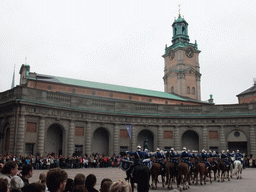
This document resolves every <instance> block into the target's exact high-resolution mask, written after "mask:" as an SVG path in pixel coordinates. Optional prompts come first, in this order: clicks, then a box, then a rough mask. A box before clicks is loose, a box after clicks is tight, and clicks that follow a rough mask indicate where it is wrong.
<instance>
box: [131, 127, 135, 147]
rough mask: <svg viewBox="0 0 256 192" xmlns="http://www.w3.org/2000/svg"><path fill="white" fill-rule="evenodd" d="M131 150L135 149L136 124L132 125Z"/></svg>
mask: <svg viewBox="0 0 256 192" xmlns="http://www.w3.org/2000/svg"><path fill="white" fill-rule="evenodd" d="M131 142H132V150H131V151H136V126H135V125H132V139H131Z"/></svg>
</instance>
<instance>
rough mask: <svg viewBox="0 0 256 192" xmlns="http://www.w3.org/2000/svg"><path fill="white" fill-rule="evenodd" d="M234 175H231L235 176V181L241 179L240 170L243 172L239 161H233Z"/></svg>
mask: <svg viewBox="0 0 256 192" xmlns="http://www.w3.org/2000/svg"><path fill="white" fill-rule="evenodd" d="M234 166H235V168H234V173H233V175H237V179H242V170H243V167H242V163H241V161H239V160H235V161H234Z"/></svg>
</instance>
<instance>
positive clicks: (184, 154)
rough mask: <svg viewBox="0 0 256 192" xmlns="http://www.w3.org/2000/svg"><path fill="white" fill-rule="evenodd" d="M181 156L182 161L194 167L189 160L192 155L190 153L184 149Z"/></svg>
mask: <svg viewBox="0 0 256 192" xmlns="http://www.w3.org/2000/svg"><path fill="white" fill-rule="evenodd" d="M180 157H181V158H182V162H185V163H187V164H188V166H189V167H190V168H191V167H192V163H191V162H190V161H189V158H190V157H191V154H190V153H187V152H185V151H183V152H182V153H181V155H180Z"/></svg>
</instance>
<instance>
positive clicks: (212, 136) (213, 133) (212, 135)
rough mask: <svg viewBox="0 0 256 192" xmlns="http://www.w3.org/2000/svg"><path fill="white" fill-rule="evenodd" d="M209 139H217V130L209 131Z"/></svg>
mask: <svg viewBox="0 0 256 192" xmlns="http://www.w3.org/2000/svg"><path fill="white" fill-rule="evenodd" d="M209 139H218V131H209Z"/></svg>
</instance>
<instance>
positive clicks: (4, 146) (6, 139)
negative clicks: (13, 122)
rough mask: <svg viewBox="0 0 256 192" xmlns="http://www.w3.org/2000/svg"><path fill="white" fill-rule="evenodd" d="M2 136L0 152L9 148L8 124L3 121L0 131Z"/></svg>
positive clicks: (6, 151) (7, 150)
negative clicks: (0, 149)
mask: <svg viewBox="0 0 256 192" xmlns="http://www.w3.org/2000/svg"><path fill="white" fill-rule="evenodd" d="M0 134H1V138H2V153H8V152H9V150H10V124H9V123H7V122H6V123H5V124H4V126H3V129H2V131H1V132H0Z"/></svg>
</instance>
